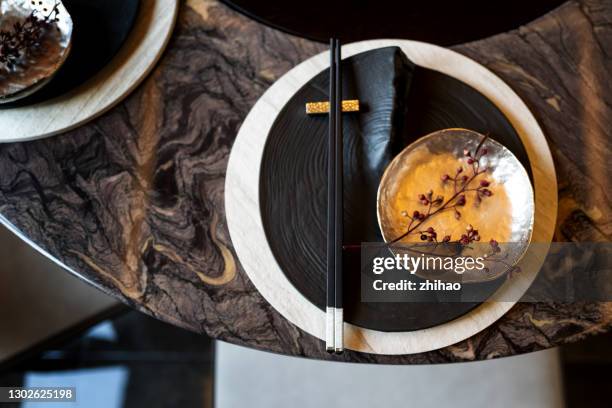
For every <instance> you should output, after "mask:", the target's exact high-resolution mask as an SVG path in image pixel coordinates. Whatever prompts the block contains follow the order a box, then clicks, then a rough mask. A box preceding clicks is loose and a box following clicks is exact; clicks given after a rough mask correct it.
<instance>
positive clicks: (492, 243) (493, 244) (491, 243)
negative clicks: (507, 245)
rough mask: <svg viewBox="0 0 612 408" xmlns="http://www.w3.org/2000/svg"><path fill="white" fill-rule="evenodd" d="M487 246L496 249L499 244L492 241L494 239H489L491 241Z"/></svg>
mask: <svg viewBox="0 0 612 408" xmlns="http://www.w3.org/2000/svg"><path fill="white" fill-rule="evenodd" d="M489 245H491V246H492V247H493V248H496V247H498V246H499V242H497V241H496V240H494V239H491V240H490V241H489Z"/></svg>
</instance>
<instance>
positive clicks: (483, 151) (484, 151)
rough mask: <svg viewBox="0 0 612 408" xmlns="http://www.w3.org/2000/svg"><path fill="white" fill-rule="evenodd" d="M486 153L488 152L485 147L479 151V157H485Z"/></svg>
mask: <svg viewBox="0 0 612 408" xmlns="http://www.w3.org/2000/svg"><path fill="white" fill-rule="evenodd" d="M487 153H489V151H488V150H487V148H486V147H485V148H483V149H481V150H480V155H481V156H484V155H486V154H487Z"/></svg>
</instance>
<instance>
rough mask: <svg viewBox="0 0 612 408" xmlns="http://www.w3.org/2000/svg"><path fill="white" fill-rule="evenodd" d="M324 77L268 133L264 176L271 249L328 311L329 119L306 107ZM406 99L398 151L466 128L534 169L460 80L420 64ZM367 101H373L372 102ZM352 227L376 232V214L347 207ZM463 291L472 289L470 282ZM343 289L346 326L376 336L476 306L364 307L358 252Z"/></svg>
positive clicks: (369, 207)
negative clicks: (450, 130)
mask: <svg viewBox="0 0 612 408" xmlns="http://www.w3.org/2000/svg"><path fill="white" fill-rule="evenodd" d="M382 50H384V49H380V50H373V51H369V53H375V52H377V51H381V52H382ZM364 54H365V53H364ZM360 55H363V54H360ZM356 58H360V56H359V55H357V56H353V57H351V58H347V59H346V60H345V61H344V62H343V65H344V66H345V67H344V71H345V72H347V71H348V72H351V71H354V70H358V69H359V68H355V67H354V66H353V67H352V68H353V69H351V64H353V65H356V63H355V60H356ZM327 77H328V73H327V72H326V71H325V72H322V73H320V74H319V75H317V76H316V77H314V78H313V79H312V80H311V81H309V82H308V83H307V84H306V85H305V86H304V87H303V88H301V89H300V90H299V91H298V92H296V94H295V95H294V96H293V97H292V98H291V100H290V101H289V102H288V103H287V105H286V106H285V107H284V108H283V109H282V111H281V112H280V113H279V115H278V117H277V119H276V121H275V123H274V125H273V126H272V129H271V130H270V133H269V135H268V139H267V143H266V147H265V151H264V154H263V159H262V168H261V176H260V205H261V212H262V218H263V223H264V228H265V231H266V235H267V239H268V242H269V244H270V246H271V249H272V252H273V253H274V256H275V257H276V259H277V261H278V263H279V265H280V267H281V269H282V270H283V272H284V273H285V275H286V276H287V278H288V279H289V281H290V282H291V283H292V284H293V285H294V286H295V287H296V288H297V289H298V290H299V291H300V292H301V293H302V294H303V295H304V296H305V297H306V298H307V299H308V300H309V301H310V302H312V303H313V304H315V305H316V306H317V307H319V308H320V309H323V310H324V309H325V290H326V284H325V282H326V279H325V276H326V268H325V264H326V217H327V215H326V214H327V196H326V191H327V190H326V188H327V181H326V180H327V118H326V116H325V115H324V116H322V117H308V116H306V115H305V114H304V103H305V102H306V101H312V100H318V99H320V97H321V92H325V90H326V89H327ZM349 82H350V78H349ZM345 91H346V88H345ZM349 91H350V90H349ZM350 96H354V95H349V97H350ZM345 97H347V96H346V93H345ZM407 99H408V100H407V110H406V112H407V113H406V117H405V118H404V123H405V126H406V130H405V131H406V134H407V137H406V138H405V139H404V140H403V141H402V145H401V146H397V149H398V151H399V150H401V149H402V148H403V147H404V146H406V145H407V144H409V143H411V142H412V141H414V140H416V139H417V138H419V137H421V136H424V135H426V134H428V133H431V132H433V131H436V130H440V129H444V128H451V127H463V128H467V129H472V130H475V131H478V132H481V133H483V134H484V133H489V134H490V135H491V137H492V138H494V139H496V140H497V141H499V142H501V143H502V144H504V145H505V146H506V147H508V148H509V149H510V150H511V151H512V152H513V153H514V154H515V155H516V156H517V157H518V159H519V160H520V161H521V163H522V164H523V165H524V166H525V168H526V169H529V168H530V166H529V161H528V159H527V154H526V152H525V149H524V147H523V145H522V143H521V141H520V138H519V137H518V135H517V133H516V132H515V130H514V128H513V127H512V125H511V124H510V123H509V121H508V120H507V119H506V117H505V116H504V115H503V114H502V113H501V112H500V111H499V109H497V108H496V107H495V105H494V104H493V103H492V102H491V101H489V100H488V99H487V98H486V97H484V96H483V95H482V94H480V93H479V92H478V91H476V90H475V89H473V88H471V87H469V86H468V85H466V84H464V83H463V82H461V81H459V80H457V79H454V78H452V77H450V76H447V75H444V74H442V73H439V72H436V71H432V70H429V69H425V68H421V67H417V68H416V69H415V71H414V76H413V80H412V85H411V87H410V89H409V92H408V95H407ZM364 102H369V103H370V104H371V103H373V102H375V101H364ZM364 107H365V108H366V109H367V106H364ZM353 115H359V113H358V114H353ZM356 117H358V116H356ZM347 120H352V119H347ZM356 120H358V119H356ZM347 149H352V147H351V146H347V147H345V152H346V150H347ZM396 153H397V151H396ZM391 159H392V157H390V158H389V159H388V160H389V161H390V160H391ZM346 160H347V159H346V158H345V161H346ZM346 171H347V170H346V168H345V179H350V178H351V176H352V175H351V174H346ZM528 171H529V170H528ZM364 196H365V194H364ZM347 200H360V197H359V194H356V196H355V197H348V198H347V197H346V190H345V206H348V204H347ZM362 201H363V200H362ZM365 201H367V202H365V204H364V211H367V212H372V211H375V207H376V202H375V199H371V197H370V199H368V200H365ZM355 223H362V224H363V223H370V224H373V225H364V226H363V228H361V229H362V230H363V231H372V230H376V231H378V225H376V224H375V221H373V219H372V217H371V216H367V215H366V214H359V213H356V212H355V211H353V212H352V213H351V214H348V215H347V213H346V209H345V229H346V228H347V225H355ZM373 240H378V241H382V240H381V238H380V233H379V232H377V234H375V235H372V233H371V232H369V233H367V234H364V235H363V238H362V239H361V240H360V241H361V242H366V241H367V242H372V241H373ZM351 243H352V244H354V243H355V242H351ZM345 244H346V242H345ZM414 279H418V278H414ZM502 279H503V278H502ZM502 279H500V280H497V281H494V282H488V283H479V284H472V285H478V287H474V288H475V289H477V290H478V291H479V293H493V292H494V291H495V290H496V289H497V288H498V287H499V285H500V284H501V283H503V281H502ZM464 288H466V289H467V290H470V287H469V286H468V285H464ZM343 289H344V310H345V319H346V321H347V322H350V323H352V324H355V325H357V326H361V327H364V328H368V329H373V330H379V331H410V330H418V329H423V328H427V327H432V326H435V325H438V324H442V323H445V322H448V321H450V320H453V319H455V318H457V317H459V316H461V315H463V314H465V313H467V312H468V311H469V310H471V309H472V308H474V307H475V306H477V305H478V304H477V303H462V302H453V301H452V297H451V298H450V299H449V298H448V297H446V298H445V299H444V301H440V299H439V297H438V296H437V295H436V294H435V293H432V294H430V295H422V297H421V298H419V299H418V302H409V303H364V302H361V300H360V295H361V293H360V254H359V251H346V252H345V256H344V288H343ZM449 300H450V301H449Z"/></svg>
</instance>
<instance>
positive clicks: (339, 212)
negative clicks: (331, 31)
mask: <svg viewBox="0 0 612 408" xmlns="http://www.w3.org/2000/svg"><path fill="white" fill-rule="evenodd" d="M334 60H335V66H336V81H335V82H336V98H335V109H334V114H335V115H336V119H335V121H334V125H335V143H336V151H335V153H336V159H335V162H336V163H335V179H336V181H335V192H336V199H335V209H334V210H335V213H336V214H335V266H336V268H335V284H334V289H335V315H334V336H335V341H334V343H335V348H334V351H335V352H336V353H342V352H343V351H344V330H343V328H344V313H343V309H342V247H343V246H342V243H343V238H344V237H343V225H344V223H343V221H344V211H343V210H344V200H343V191H344V189H343V156H344V154H343V147H344V146H343V140H342V139H343V138H342V49H341V47H340V40H338V39H336V47H335V49H334Z"/></svg>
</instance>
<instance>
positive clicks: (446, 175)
mask: <svg viewBox="0 0 612 408" xmlns="http://www.w3.org/2000/svg"><path fill="white" fill-rule="evenodd" d="M449 179H450V176H449V175H448V174H445V175H443V176H442V181H448V180H449Z"/></svg>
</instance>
